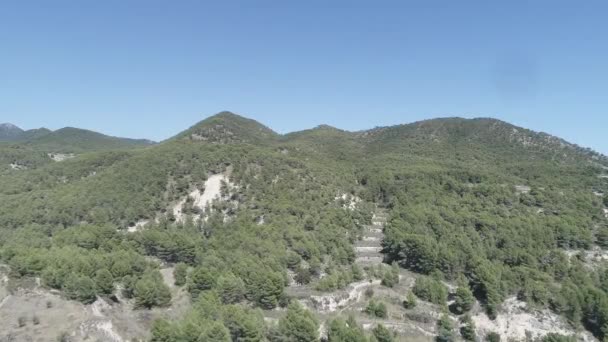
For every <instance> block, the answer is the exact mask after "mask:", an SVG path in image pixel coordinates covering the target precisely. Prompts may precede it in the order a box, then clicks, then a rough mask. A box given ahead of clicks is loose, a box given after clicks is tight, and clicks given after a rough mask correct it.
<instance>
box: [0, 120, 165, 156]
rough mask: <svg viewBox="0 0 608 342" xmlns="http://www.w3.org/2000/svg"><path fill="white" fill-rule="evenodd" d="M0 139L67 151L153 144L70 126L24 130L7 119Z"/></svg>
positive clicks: (55, 150) (33, 146)
mask: <svg viewBox="0 0 608 342" xmlns="http://www.w3.org/2000/svg"><path fill="white" fill-rule="evenodd" d="M0 142H5V143H11V144H19V145H23V146H24V147H30V148H33V149H36V150H43V151H47V152H69V153H72V152H85V151H99V150H117V149H127V148H134V147H142V146H149V145H152V144H154V142H153V141H150V140H144V139H128V138H119V137H112V136H107V135H104V134H101V133H97V132H93V131H89V130H85V129H79V128H73V127H65V128H62V129H59V130H56V131H51V130H50V129H47V128H38V129H30V130H27V131H24V130H23V129H21V128H19V127H17V126H15V125H13V124H9V123H6V124H1V125H0Z"/></svg>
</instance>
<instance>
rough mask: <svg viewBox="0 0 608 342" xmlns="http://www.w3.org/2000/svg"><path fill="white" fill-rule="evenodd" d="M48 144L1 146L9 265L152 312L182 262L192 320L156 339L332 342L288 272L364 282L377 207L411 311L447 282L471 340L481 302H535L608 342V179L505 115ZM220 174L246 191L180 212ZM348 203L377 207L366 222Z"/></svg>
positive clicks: (583, 155) (334, 330)
mask: <svg viewBox="0 0 608 342" xmlns="http://www.w3.org/2000/svg"><path fill="white" fill-rule="evenodd" d="M73 144H76V145H78V141H73V140H70V145H73ZM41 146H43V147H40V146H38V147H36V148H33V147H32V146H28V145H27V144H16V143H10V144H9V143H5V144H2V145H0V164H2V166H0V258H1V260H2V262H3V263H5V264H7V265H9V266H10V269H11V273H12V274H11V276H12V277H14V278H17V279H18V278H23V277H32V276H37V277H40V278H41V280H42V282H43V284H44V286H47V287H48V288H53V289H59V290H61V291H62V293H63V294H64V295H65V296H66V297H67V298H70V299H74V300H78V301H81V302H83V303H92V302H93V301H95V299H96V296H109V295H112V294H113V293H115V292H116V291H118V290H117V289H120V291H121V295H122V296H124V297H125V298H131V299H132V300H133V303H134V306H135V307H137V308H141V309H145V308H152V307H163V306H167V305H169V303H170V302H171V293H170V291H169V289H168V288H167V286H166V285H165V284H164V283H163V280H162V277H161V275H160V273H159V267H160V263H163V264H168V265H175V274H174V275H175V281H176V285H178V286H183V287H184V288H185V289H187V291H188V292H189V294H190V296H191V299H192V303H193V304H192V310H191V311H190V313H188V314H187V315H186V316H185V317H183V319H181V320H178V321H165V320H162V321H158V322H157V323H156V324H155V325H154V327H153V330H152V340H153V341H265V340H269V341H298V342H299V341H316V340H317V338H318V337H317V335H318V334H317V331H318V327H319V324H320V323H319V321H318V320H317V318H316V317H315V316H314V315H313V314H312V313H310V312H308V311H307V310H306V309H304V308H303V307H301V306H300V305H298V304H297V303H296V302H295V301H291V300H290V298H289V297H288V296H287V295H286V294H285V292H284V288H285V287H286V286H287V284H288V273H293V274H295V276H296V280H297V281H298V282H299V283H302V284H308V283H310V284H313V285H314V286H315V287H316V288H317V289H318V290H327V291H329V290H334V289H337V288H341V287H344V286H345V285H346V284H348V283H350V282H352V281H356V280H360V279H363V275H362V270H360V269H358V268H357V267H356V266H353V261H354V259H355V253H354V250H353V243H354V242H356V241H357V239H358V238H359V237H360V235H361V231H362V229H363V226H364V225H366V224H369V223H370V222H371V214H372V212H373V210H374V208H375V206H382V207H386V208H387V209H388V211H389V213H390V221H389V224H388V226H387V227H386V231H385V235H386V239H385V241H384V242H383V245H384V252H385V255H386V260H385V261H386V262H387V263H388V264H391V263H392V264H393V265H394V266H393V268H396V269H397V271H396V272H397V273H398V268H399V267H402V268H406V269H409V270H411V271H414V272H416V273H418V274H420V275H421V277H420V278H418V280H417V282H416V286H415V287H414V289H413V294H412V295H410V296H408V298H407V299H406V298H404V304H407V303H409V305H415V302H416V298H415V297H414V295H415V296H416V297H417V300H424V301H428V302H431V303H435V304H438V305H446V301H447V296H448V291H447V289H446V288H445V286H444V285H443V283H442V282H443V281H447V282H450V283H452V284H455V285H457V288H458V290H457V291H456V293H455V297H456V303H455V305H453V307H450V308H449V310H450V311H452V312H454V313H456V314H458V315H461V320H462V321H463V322H464V323H463V324H464V326H465V327H467V326H469V325H468V324H469V323H467V322H469V321H470V318H468V316H467V315H466V313H467V312H468V311H469V310H470V308H471V305H472V303H473V302H474V300H475V299H477V300H479V301H480V302H481V303H482V304H483V306H484V308H485V310H486V312H487V315H488V316H489V317H490V318H494V317H496V315H497V314H499V313H500V310H501V303H502V302H503V301H504V300H505V299H506V298H508V297H511V296H517V297H518V298H519V299H521V300H524V301H526V302H528V303H529V304H530V305H533V306H535V307H538V308H550V309H551V310H553V311H554V312H556V313H559V314H560V315H563V316H564V317H566V318H567V319H568V320H569V322H571V324H572V325H573V326H575V327H581V328H584V329H587V330H589V331H590V332H592V333H593V334H594V335H595V336H597V337H598V338H600V339H603V338H604V336H605V335H607V336H608V268H606V267H605V265H604V264H602V263H599V262H598V263H594V264H589V263H588V262H587V260H586V259H585V258H584V253H582V252H581V253H579V254H578V256H576V255H574V254H575V253H574V252H575V251H588V250H592V249H594V248H604V247H608V220H607V219H606V218H605V217H604V214H603V211H602V210H603V208H604V207H605V206H608V197H606V196H599V195H598V194H603V193H607V194H608V179H605V178H600V177H598V176H599V175H602V174H604V173H608V171H607V170H606V169H605V167H604V166H603V165H607V164H608V163H606V160H605V158H604V157H603V156H600V155H597V154H595V153H593V152H592V151H589V150H585V149H581V148H578V147H576V146H574V145H570V144H567V143H565V142H563V141H561V140H559V139H556V138H553V137H550V136H547V135H543V134H538V133H534V132H531V131H527V130H524V129H520V128H515V127H513V126H511V125H508V124H506V123H503V122H500V121H497V120H491V119H476V120H464V119H438V120H430V121H426V122H421V123H415V124H411V125H404V126H395V127H390V128H377V129H374V130H370V131H366V132H356V133H351V132H345V131H340V130H337V129H334V128H331V127H327V126H321V127H318V128H316V129H313V130H309V131H303V132H298V133H292V134H288V135H285V136H281V135H278V134H276V133H274V132H272V131H271V130H270V129H268V128H266V127H264V126H262V125H260V124H258V123H256V122H255V121H252V120H248V119H244V118H241V117H239V116H236V115H234V114H230V113H222V114H219V115H217V116H214V117H211V118H209V119H207V120H205V121H203V122H201V123H199V124H198V125H196V126H193V127H192V128H190V129H189V130H187V131H185V132H183V133H181V134H179V135H177V136H176V137H175V138H172V139H170V140H168V141H166V142H163V143H160V144H158V145H155V146H152V147H146V148H133V149H125V148H121V149H118V150H117V149H115V148H113V146H108V147H107V148H100V149H99V150H95V149H88V151H77V150H74V151H69V152H75V153H77V154H78V155H77V157H76V158H73V159H69V160H65V161H62V162H53V161H52V160H50V159H49V158H48V157H47V153H52V152H58V151H57V146H56V145H48V146H47V148H48V150H44V146H45V145H41ZM66 151H67V150H66ZM11 163H16V164H19V165H24V166H27V168H26V169H23V170H15V169H13V168H11V167H8V165H9V164H11ZM218 173H226V174H228V175H229V179H230V183H231V184H233V185H231V186H229V185H228V184H224V187H223V190H222V192H223V193H222V198H223V200H222V201H217V202H215V203H214V204H213V208H212V209H211V210H210V209H208V210H206V211H205V212H201V211H200V210H198V208H195V207H193V206H192V205H191V202H192V201H191V199H189V200H187V201H186V205H185V209H184V211H185V213H186V214H187V216H186V218H185V219H184V220H178V219H177V218H176V217H175V216H174V215H173V212H172V210H171V208H172V206H173V205H174V204H175V203H177V202H178V201H179V200H180V199H181V198H185V197H187V196H188V194H189V193H190V192H191V191H192V190H193V189H196V188H198V189H201V190H202V189H203V187H204V184H205V180H206V179H207V178H208V177H209V176H210V175H213V174H218ZM594 192H595V193H594ZM343 194H347V195H348V197H349V198H350V197H353V198H354V197H356V198H361V202H359V204H358V205H357V206H356V207H355V209H353V210H350V209H348V203H346V201H345V200H344V199H342V198H341V196H342V195H343ZM200 215H203V216H207V217H208V218H207V220H199V219H198V217H199V216H200ZM142 220H146V221H147V222H148V223H147V224H146V225H145V228H144V229H142V230H139V231H136V232H128V231H127V228H128V227H129V226H133V225H134V224H136V223H137V222H140V221H142ZM288 270H289V272H288ZM322 274H323V275H326V276H325V277H323V279H320V278H321V277H320V276H321V275H322ZM394 274H395V273H394V272H393V273H391V272H387V273H386V276H385V279H383V283H384V284H385V285H386V286H391V284H390V283H391V281H393V282H394ZM391 275H393V276H391ZM391 277H393V278H391ZM391 279H393V280H391ZM397 279H398V278H397ZM117 285H120V286H119V287H117ZM380 304H381V303H380ZM276 307H284V308H286V314H285V316H284V317H283V318H281V320H280V321H279V323H278V325H276V326H274V325H267V324H266V323H265V322H264V319H263V316H262V311H261V310H268V309H273V308H276ZM381 311H382V310H381V309H379V308H378V307H376V306H374V307H372V308H370V312H381ZM438 324H439V325H438V328H439V331H440V332H444V334H440V336H439V337H438V340H442V338H444V340H446V341H450V340H452V339H453V336H451V335H450V334H451V331H453V330H454V329H453V327H450V326H449V324H451V323H450V322H449V321H445V320H444V321H443V322H442V321H441V320H440V321H439V322H438ZM470 330H471V329H469V331H467V330H466V329H465V331H464V332H463V334H462V336H463V338H465V339H467V337H466V336H469V339H470V338H471V336H470V333H471V332H470ZM467 334H468V335H467ZM392 338H393V337H392V335H391V334H390V332H388V330H387V329H386V328H384V327H383V326H381V325H379V326H378V327H376V328H375V329H374V330H373V331H372V332H371V333H364V332H363V330H362V328H361V327H360V325H358V324H357V323H356V322H355V321H354V319H353V318H352V317H351V318H349V317H343V318H338V319H335V320H333V321H332V322H330V324H329V325H328V339H329V341H333V342H338V341H369V340H372V341H379V342H382V341H392ZM552 338H553V340H555V341H558V340H560V338H562V337H559V336H548V337H547V340H550V341H553V340H552Z"/></svg>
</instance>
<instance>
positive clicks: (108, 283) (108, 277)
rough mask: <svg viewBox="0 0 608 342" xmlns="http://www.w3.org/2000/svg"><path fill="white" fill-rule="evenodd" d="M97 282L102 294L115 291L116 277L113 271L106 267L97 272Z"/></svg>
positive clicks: (98, 289)
mask: <svg viewBox="0 0 608 342" xmlns="http://www.w3.org/2000/svg"><path fill="white" fill-rule="evenodd" d="M95 284H96V285H97V291H98V292H99V293H100V294H104V295H109V294H111V293H112V292H113V291H114V277H112V273H110V271H108V270H107V269H105V268H103V269H100V270H99V271H97V273H96V274H95Z"/></svg>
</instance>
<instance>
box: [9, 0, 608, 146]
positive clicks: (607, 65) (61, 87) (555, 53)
mask: <svg viewBox="0 0 608 342" xmlns="http://www.w3.org/2000/svg"><path fill="white" fill-rule="evenodd" d="M607 17H608V2H607V1H593V0H590V1H574V0H572V1H560V0H551V1H549V0H547V1H544V0H531V1H517V0H509V1H487V0H484V1H465V0H462V1H454V0H446V1H432V0H429V1H422V0H420V1H406V0H401V1H381V0H379V1H372V0H369V1H357V0H349V1H337V0H336V1H332V0H306V1H296V0H277V1H263V0H260V1H253V0H247V1H245V0H243V1H202V0H200V1H185V0H175V1H169V0H165V1H156V0H145V1H144V0H141V1H136V0H103V1H92V0H73V1H65V0H53V1H46V0H40V1H29V0H14V1H11V0H4V1H0V122H11V123H14V124H17V125H19V126H21V127H23V128H35V127H40V126H46V127H49V128H52V129H56V128H60V127H63V126H76V127H81V128H88V129H93V130H97V131H101V132H103V133H106V134H112V135H118V136H127V137H136V138H150V139H155V140H162V139H164V138H167V137H169V136H172V135H174V134H176V133H177V132H179V131H181V130H183V129H185V128H187V127H189V126H191V125H192V124H194V123H196V122H197V121H199V120H201V119H203V118H205V117H207V116H209V115H211V114H214V113H216V112H219V111H221V110H230V111H233V112H236V113H239V114H241V115H244V116H247V117H251V118H254V119H256V120H258V121H260V122H262V123H264V124H266V125H268V126H270V127H271V128H273V129H275V130H277V131H279V132H289V131H294V130H300V129H305V128H310V127H313V126H316V125H318V124H322V123H325V124H330V125H333V126H336V127H339V128H343V129H348V130H359V129H364V128H371V127H373V126H383V125H391V124H397V123H407V122H412V121H416V120H421V119H427V118H433V117H439V116H441V117H444V116H463V117H477V116H483V117H495V118H499V119H503V120H506V121H509V122H511V123H514V124H517V125H520V126H524V127H526V128H532V129H535V130H540V131H545V132H548V133H551V134H555V135H558V136H560V137H563V138H566V139H567V140H569V141H572V142H575V143H578V144H580V145H583V146H588V147H592V148H594V149H596V150H598V151H600V152H603V153H605V154H608V138H607V134H606V131H607V130H608V19H607Z"/></svg>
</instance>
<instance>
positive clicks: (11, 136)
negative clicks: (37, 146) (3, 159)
mask: <svg viewBox="0 0 608 342" xmlns="http://www.w3.org/2000/svg"><path fill="white" fill-rule="evenodd" d="M22 133H23V130H22V129H21V128H19V127H17V126H15V125H13V124H10V123H3V124H0V141H14V140H15V139H16V138H17V137H19V135H21V134H22Z"/></svg>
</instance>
